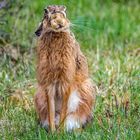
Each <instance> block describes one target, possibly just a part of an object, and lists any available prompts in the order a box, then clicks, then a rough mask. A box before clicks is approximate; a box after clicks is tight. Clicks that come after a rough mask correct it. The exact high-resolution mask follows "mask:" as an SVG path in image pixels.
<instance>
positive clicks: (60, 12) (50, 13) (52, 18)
mask: <svg viewBox="0 0 140 140" xmlns="http://www.w3.org/2000/svg"><path fill="white" fill-rule="evenodd" d="M69 26H70V21H69V20H68V19H67V17H66V7H65V6H56V5H55V6H53V5H52V6H48V7H47V8H45V9H44V17H43V20H42V22H41V23H40V26H39V28H38V29H37V31H36V32H35V34H36V35H37V36H40V35H41V32H42V31H54V32H63V31H65V30H67V29H69Z"/></svg>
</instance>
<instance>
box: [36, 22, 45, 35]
mask: <svg viewBox="0 0 140 140" xmlns="http://www.w3.org/2000/svg"><path fill="white" fill-rule="evenodd" d="M42 29H43V23H42V22H41V23H40V24H39V27H38V28H37V30H36V31H35V34H36V36H38V37H39V36H40V35H41V32H42Z"/></svg>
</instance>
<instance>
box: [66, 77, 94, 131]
mask: <svg viewBox="0 0 140 140" xmlns="http://www.w3.org/2000/svg"><path fill="white" fill-rule="evenodd" d="M94 103H95V88H94V87H93V85H92V83H91V81H90V80H89V79H87V80H85V81H84V82H83V83H82V84H81V85H80V86H79V87H78V89H77V90H75V91H73V92H72V93H71V94H70V97H69V100H68V109H67V110H68V112H67V114H68V116H67V118H66V123H65V126H66V129H67V131H69V130H73V129H77V128H80V127H83V126H85V125H86V124H87V123H88V122H89V121H91V119H92V107H93V105H94Z"/></svg>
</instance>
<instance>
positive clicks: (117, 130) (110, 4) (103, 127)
mask: <svg viewBox="0 0 140 140" xmlns="http://www.w3.org/2000/svg"><path fill="white" fill-rule="evenodd" d="M2 2H3V1H1V2H0V140H50V139H51V140H57V139H58V140H76V139H80V140H139V139H140V1H139V0H79V1H76V0H69V1H68V0H59V1H58V0H42V1H38V0H34V1H28V0H7V1H4V2H3V4H2ZM51 4H61V5H65V6H67V16H68V18H69V19H70V21H71V22H72V24H73V26H72V27H71V30H72V31H73V32H74V34H75V37H76V38H77V40H78V41H79V43H80V45H81V49H82V51H83V53H84V54H85V55H86V57H87V59H88V64H89V73H90V77H91V78H92V79H93V81H94V83H95V84H96V85H97V87H98V91H97V97H96V105H95V108H94V110H93V114H94V120H93V122H92V123H91V124H89V125H88V126H87V127H86V128H85V129H84V130H82V131H79V132H71V133H67V132H60V133H54V134H51V133H50V134H47V133H46V131H45V130H44V129H42V128H40V126H39V125H38V123H37V115H36V113H35V108H34V103H33V96H34V94H35V91H36V85H37V84H36V83H37V81H36V73H35V69H36V40H37V38H36V36H35V34H34V32H35V30H36V28H37V27H38V24H39V22H40V21H41V19H42V15H43V9H44V7H46V6H47V5H51Z"/></svg>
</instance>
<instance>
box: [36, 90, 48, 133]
mask: <svg viewBox="0 0 140 140" xmlns="http://www.w3.org/2000/svg"><path fill="white" fill-rule="evenodd" d="M34 102H35V108H36V112H37V114H38V116H39V121H40V124H41V126H42V127H43V128H45V129H46V131H48V129H49V119H48V103H47V96H46V95H45V92H43V90H41V89H38V92H37V93H36V94H35V97H34Z"/></svg>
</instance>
